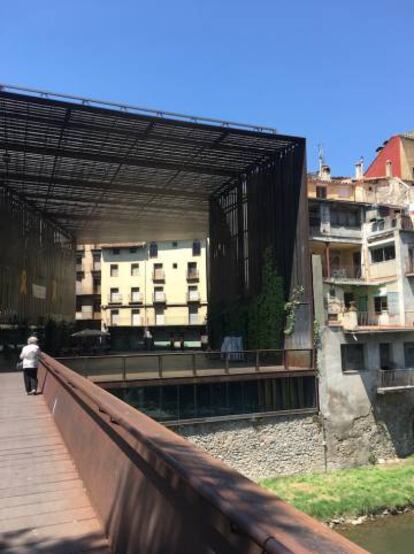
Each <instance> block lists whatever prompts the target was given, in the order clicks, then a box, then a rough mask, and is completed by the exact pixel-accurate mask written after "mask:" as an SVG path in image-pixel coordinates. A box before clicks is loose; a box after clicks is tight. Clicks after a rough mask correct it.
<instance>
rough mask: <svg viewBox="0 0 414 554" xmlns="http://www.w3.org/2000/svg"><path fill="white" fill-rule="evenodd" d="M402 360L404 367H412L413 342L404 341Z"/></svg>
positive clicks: (413, 364)
mask: <svg viewBox="0 0 414 554" xmlns="http://www.w3.org/2000/svg"><path fill="white" fill-rule="evenodd" d="M404 360H405V367H406V368H414V342H405V343H404Z"/></svg>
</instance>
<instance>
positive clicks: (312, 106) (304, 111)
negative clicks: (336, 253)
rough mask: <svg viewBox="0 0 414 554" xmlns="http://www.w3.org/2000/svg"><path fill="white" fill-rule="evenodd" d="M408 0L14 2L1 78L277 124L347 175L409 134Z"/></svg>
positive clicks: (411, 14)
mask: <svg viewBox="0 0 414 554" xmlns="http://www.w3.org/2000/svg"><path fill="white" fill-rule="evenodd" d="M413 29H414V6H413V4H412V1H411V2H410V1H409V0H395V1H394V2H389V1H385V0H359V1H358V2H357V1H355V0H330V1H318V0H315V1H312V0H296V1H295V0H290V1H281V0H256V1H253V0H221V1H220V0H170V1H168V0H152V1H151V2H150V1H139V0H135V1H134V0H118V1H116V0H110V1H109V0H66V1H58V0H53V1H52V0H37V1H36V2H32V1H29V0H25V1H23V0H14V1H13V2H4V3H3V5H2V10H1V26H0V51H1V56H0V81H1V82H5V83H10V84H19V85H24V86H28V87H36V88H42V89H49V90H53V91H56V92H66V93H70V94H75V95H81V96H90V97H94V98H101V99H109V100H116V101H120V102H125V103H131V104H136V105H141V106H149V107H156V108H160V109H164V110H170V111H179V112H184V113H189V114H196V115H205V116H210V117H218V118H223V119H228V120H235V121H242V122H246V123H257V124H262V125H268V126H273V127H276V128H277V129H278V130H279V131H280V132H282V133H287V134H296V135H299V136H305V137H306V138H307V139H308V168H309V169H315V168H316V166H317V146H318V144H319V143H322V144H323V145H324V149H325V153H326V159H327V162H328V163H329V164H330V165H331V168H332V171H333V173H334V174H335V175H349V174H351V173H352V172H353V164H354V162H355V161H357V159H358V158H359V157H360V156H361V155H363V156H364V157H365V160H366V162H367V163H368V162H369V161H370V160H371V159H372V157H373V156H374V150H375V148H376V147H377V146H378V145H379V144H380V143H381V142H382V141H383V140H384V139H386V138H388V137H389V136H390V135H392V134H395V133H398V132H401V131H406V130H410V129H414V118H413V112H414V101H413V98H414V68H413V59H414V56H413V54H414V48H413V46H414V38H413V37H414V33H413Z"/></svg>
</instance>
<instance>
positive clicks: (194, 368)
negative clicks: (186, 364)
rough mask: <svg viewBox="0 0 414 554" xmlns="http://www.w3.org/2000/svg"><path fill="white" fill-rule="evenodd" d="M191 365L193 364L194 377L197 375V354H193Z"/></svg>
mask: <svg viewBox="0 0 414 554" xmlns="http://www.w3.org/2000/svg"><path fill="white" fill-rule="evenodd" d="M191 366H192V369H193V375H194V377H197V369H196V356H195V354H191Z"/></svg>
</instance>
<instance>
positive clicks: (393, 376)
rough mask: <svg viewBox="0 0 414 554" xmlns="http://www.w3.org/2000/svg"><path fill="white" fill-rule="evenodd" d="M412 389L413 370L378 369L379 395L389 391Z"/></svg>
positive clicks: (413, 381) (413, 383)
mask: <svg viewBox="0 0 414 554" xmlns="http://www.w3.org/2000/svg"><path fill="white" fill-rule="evenodd" d="M413 388H414V369H413V368H409V369H379V370H378V383H377V391H378V392H379V393H380V394H381V393H382V394H383V393H385V392H387V389H388V391H389V392H391V390H404V389H413Z"/></svg>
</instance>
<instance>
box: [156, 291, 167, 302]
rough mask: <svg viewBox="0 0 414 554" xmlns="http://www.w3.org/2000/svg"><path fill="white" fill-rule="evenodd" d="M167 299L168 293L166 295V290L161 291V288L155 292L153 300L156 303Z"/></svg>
mask: <svg viewBox="0 0 414 554" xmlns="http://www.w3.org/2000/svg"><path fill="white" fill-rule="evenodd" d="M166 301H167V298H166V295H165V292H164V291H160V290H157V291H155V292H154V294H153V302H154V304H155V303H157V302H158V303H159V302H162V303H164V302H166Z"/></svg>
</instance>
